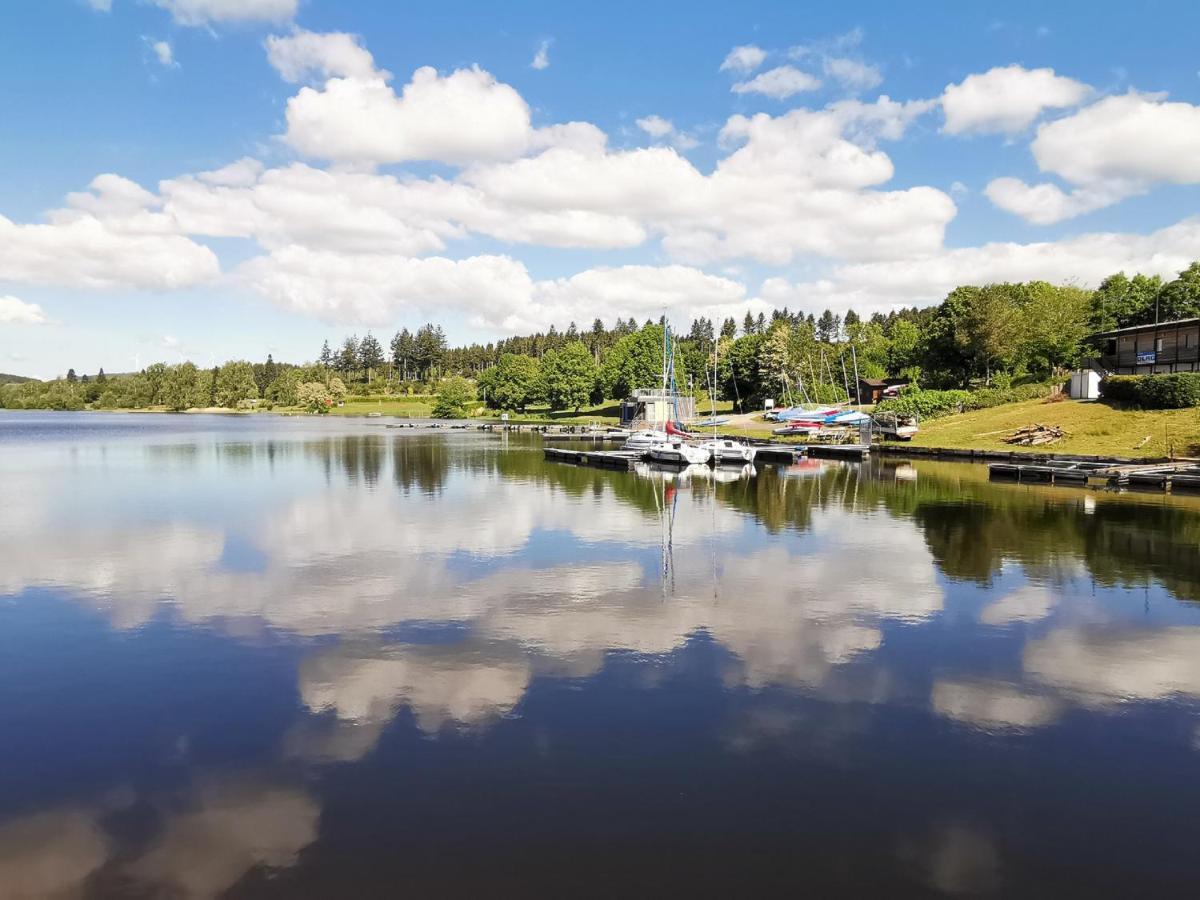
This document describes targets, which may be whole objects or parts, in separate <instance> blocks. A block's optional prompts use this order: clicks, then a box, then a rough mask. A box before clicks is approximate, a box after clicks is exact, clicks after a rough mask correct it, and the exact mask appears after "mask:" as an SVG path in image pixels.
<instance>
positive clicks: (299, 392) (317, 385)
mask: <svg viewBox="0 0 1200 900" xmlns="http://www.w3.org/2000/svg"><path fill="white" fill-rule="evenodd" d="M296 402H297V404H298V405H300V406H303V407H304V408H305V409H307V410H308V411H309V412H312V413H327V412H329V407H330V406H331V405H332V404H333V397H332V396H331V395H330V393H329V389H328V388H326V387H325V385H323V384H322V383H321V382H319V381H306V382H304V383H303V384H300V385H298V386H297V388H296Z"/></svg>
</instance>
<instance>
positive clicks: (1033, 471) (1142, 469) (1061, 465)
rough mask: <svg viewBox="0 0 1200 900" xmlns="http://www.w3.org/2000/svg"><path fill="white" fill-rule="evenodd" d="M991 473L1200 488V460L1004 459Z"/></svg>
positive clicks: (1063, 480)
mask: <svg viewBox="0 0 1200 900" xmlns="http://www.w3.org/2000/svg"><path fill="white" fill-rule="evenodd" d="M988 474H989V476H990V477H992V478H1011V479H1014V480H1016V481H1018V482H1024V481H1033V482H1041V483H1043V484H1074V485H1104V486H1107V487H1133V488H1143V489H1152V490H1160V491H1174V490H1190V491H1200V464H1198V463H1197V462H1196V461H1195V460H1181V461H1178V462H1161V461H1159V462H1152V463H1134V462H1121V463H1117V464H1113V463H1109V462H1095V461H1085V460H1075V461H1072V460H1046V461H1044V462H1040V463H1025V462H1005V463H991V464H990V465H989V466H988Z"/></svg>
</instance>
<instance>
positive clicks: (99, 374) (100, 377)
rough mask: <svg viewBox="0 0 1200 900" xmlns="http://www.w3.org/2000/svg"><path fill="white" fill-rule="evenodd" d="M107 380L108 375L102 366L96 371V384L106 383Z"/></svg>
mask: <svg viewBox="0 0 1200 900" xmlns="http://www.w3.org/2000/svg"><path fill="white" fill-rule="evenodd" d="M107 381H108V376H107V375H105V374H104V369H103V368H101V369H100V371H99V372H97V373H96V384H105V383H106V382H107Z"/></svg>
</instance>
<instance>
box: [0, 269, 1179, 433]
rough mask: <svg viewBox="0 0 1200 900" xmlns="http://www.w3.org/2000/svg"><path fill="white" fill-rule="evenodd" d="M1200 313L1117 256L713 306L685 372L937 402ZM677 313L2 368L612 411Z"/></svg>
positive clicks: (924, 409) (650, 371)
mask: <svg viewBox="0 0 1200 900" xmlns="http://www.w3.org/2000/svg"><path fill="white" fill-rule="evenodd" d="M1192 316H1200V262H1195V263H1192V265H1190V266H1189V267H1188V268H1187V269H1185V270H1184V271H1182V272H1181V273H1179V276H1178V277H1177V278H1175V279H1172V280H1169V281H1163V280H1162V279H1160V278H1158V277H1157V276H1144V275H1134V276H1132V277H1129V276H1126V275H1125V274H1124V273H1117V274H1115V275H1113V276H1110V277H1109V278H1107V279H1105V280H1104V281H1103V282H1102V283H1101V284H1100V286H1099V287H1098V288H1097V289H1095V290H1086V289H1083V288H1080V287H1077V286H1074V285H1052V284H1049V283H1047V282H1044V281H1030V282H1021V283H1001V284H989V285H984V286H962V287H958V288H956V289H954V290H953V291H951V292H950V293H949V294H948V295H947V296H946V298H945V299H944V300H942V302H941V303H939V304H937V305H935V306H930V307H925V308H915V307H914V308H908V309H902V310H897V311H894V312H892V313H889V314H887V315H884V314H881V313H875V314H873V315H872V316H870V317H869V318H864V317H860V316H859V315H857V314H856V313H855V312H854V311H853V310H850V311H847V312H846V313H845V315H843V316H838V315H836V314H835V313H833V312H832V311H831V310H828V309H827V310H825V311H823V312H822V313H821V314H820V315H819V316H815V315H814V314H812V313H808V314H805V313H799V312H792V311H790V310H788V309H776V310H774V311H772V312H771V313H770V314H769V315H767V314H765V313H759V314H758V315H751V314H749V313H747V315H746V316H745V317H744V319H743V320H742V321H741V322H740V323H738V322H736V321H735V320H734V319H732V318H728V319H725V320H724V321H723V322H720V323H719V324H718V323H717V322H715V321H713V320H710V319H707V318H703V317H702V318H698V319H695V320H694V321H693V322H692V323H691V327H690V329H689V330H688V331H687V332H686V333H682V332H681V333H678V334H676V335H675V340H676V346H677V353H676V356H675V359H676V375H677V379H678V381H679V384H680V387H681V389H683V390H685V391H688V392H691V393H693V394H695V395H696V396H698V397H700V398H702V399H703V400H704V401H705V402H708V401H709V399H710V398H712V399H714V400H718V401H720V402H721V403H722V406H723V408H735V409H754V408H760V406H761V403H762V401H763V400H764V399H766V398H773V399H776V400H779V401H782V402H788V401H794V402H798V401H801V400H811V401H814V402H830V401H836V400H845V399H846V397H847V395H849V396H851V397H853V396H854V393H855V391H854V384H855V381H856V379H857V378H859V377H861V378H867V379H878V378H884V377H893V378H896V379H898V380H902V381H905V382H908V383H909V384H910V387H909V388H908V389H907V390H906V394H905V398H902V402H899V403H897V402H896V401H888V402H889V403H892V404H893V405H898V406H901V407H905V408H911V409H912V410H913V411H917V412H920V413H921V414H923V415H925V416H936V415H940V414H944V413H946V412H957V411H960V410H963V409H971V408H975V407H978V406H994V405H997V404H998V403H1004V402H1020V401H1028V400H1030V399H1032V398H1035V397H1038V396H1042V395H1044V394H1047V393H1050V386H1051V385H1053V384H1054V383H1056V382H1061V380H1062V378H1063V377H1064V374H1065V373H1066V372H1067V371H1068V370H1069V369H1071V368H1072V367H1074V366H1076V365H1078V364H1079V362H1080V361H1081V359H1083V358H1085V357H1087V356H1090V355H1093V353H1094V350H1093V348H1091V347H1090V346H1089V344H1088V337H1089V335H1091V334H1094V333H1097V332H1101V331H1106V330H1110V329H1113V328H1119V327H1125V326H1129V325H1136V324H1141V323H1146V322H1155V321H1169V320H1172V319H1180V318H1187V317H1192ZM664 325H665V321H664V320H662V319H660V320H659V321H658V322H654V321H652V320H647V321H646V322H644V323H642V324H641V325H639V324H638V323H637V322H636V321H635V320H633V319H628V320H617V321H616V322H615V323H613V324H612V325H611V326H610V325H606V324H605V323H604V322H603V321H602V320H601V319H599V318H597V319H596V320H594V321H593V323H592V324H591V326H590V327H588V328H586V329H580V328H578V327H577V326H576V324H575V323H570V324H569V326H568V327H567V328H566V329H564V330H561V331H560V330H558V329H557V328H554V327H551V328H550V329H549V330H548V331H547V332H539V333H536V334H532V335H522V336H515V337H510V338H506V339H504V340H500V341H497V342H495V343H489V344H478V343H476V344H470V345H465V346H455V347H452V346H449V344H448V342H447V340H446V338H445V335H444V332H443V330H442V328H441V327H440V326H438V325H436V324H433V323H430V324H427V325H425V326H423V327H421V328H419V329H417V330H416V331H415V332H409V331H408V330H407V329H402V330H401V331H399V332H397V333H396V334H395V335H394V336H393V337H392V338H391V339H390V341H389V342H388V344H387V346H386V348H385V346H384V345H383V343H382V342H381V341H380V340H379V339H378V338H376V337H375V336H374V335H373V334H371V333H367V334H366V335H365V336H363V337H362V338H359V337H357V336H351V337H346V338H344V339H343V340H342V341H341V343H340V344H338V345H336V346H331V345H330V343H329V342H328V341H326V342H325V344H324V346H323V347H322V348H321V350H320V352H319V354H318V355H317V357H316V359H315V360H314V361H312V362H307V363H303V364H293V363H289V362H277V361H275V360H274V359H273V358H272V357H271V356H268V357H267V359H266V360H265V361H264V362H249V361H246V360H232V361H229V362H226V363H224V364H223V365H220V366H215V367H213V368H201V367H198V366H196V365H195V364H193V363H191V362H181V363H178V364H175V365H168V364H166V363H154V364H152V365H149V366H147V367H145V368H144V369H142V370H141V371H138V372H129V373H122V374H106V373H105V372H104V371H103V370H102V369H101V370H99V371H98V372H96V373H94V374H92V373H88V374H78V373H76V372H75V371H74V370H73V369H72V370H70V371H68V372H67V373H66V375H64V376H62V377H60V378H55V379H51V380H48V381H36V380H29V381H21V382H16V381H14V382H12V383H4V384H0V407H4V408H9V409H68V410H70V409H130V410H148V409H161V410H180V411H181V410H190V409H214V408H220V409H228V410H265V409H272V410H288V411H310V412H314V413H322V412H345V411H347V410H355V409H362V411H364V412H365V411H367V408H366V407H367V404H373V405H374V406H375V407H376V408H379V409H383V408H386V409H387V410H389V411H391V412H392V413H393V414H401V415H403V414H406V410H411V412H410V413H407V414H411V415H433V416H435V417H447V418H454V417H463V416H467V415H474V414H480V413H486V412H487V411H492V412H499V411H509V412H511V413H514V414H518V415H521V414H524V415H529V414H530V413H531V412H541V413H547V414H554V415H556V416H564V417H569V416H574V415H581V414H582V413H583V412H584V411H585V410H587V411H590V412H591V415H592V417H593V418H604V417H605V415H604V413H606V412H610V411H611V410H609V409H608V407H607V406H606V405H605V403H606V399H607V400H609V401H611V400H612V399H613V398H622V397H625V396H627V395H629V394H630V393H632V391H634V390H635V389H637V388H642V387H651V386H653V385H655V384H656V383H657V382H658V380H659V378H660V374H661V369H662V343H663V333H662V329H663V327H664ZM714 370H715V371H714ZM937 392H953V395H952V396H951V397H949V398H939V396H938V394H937ZM964 394H965V395H967V396H966V397H964V396H963V395H964ZM918 395H919V396H918ZM1198 396H1200V394H1198ZM610 405H611V404H610ZM942 407H945V409H943V408H942Z"/></svg>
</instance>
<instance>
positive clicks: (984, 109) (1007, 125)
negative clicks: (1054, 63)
mask: <svg viewBox="0 0 1200 900" xmlns="http://www.w3.org/2000/svg"><path fill="white" fill-rule="evenodd" d="M1091 90H1092V89H1091V88H1090V87H1088V86H1087V85H1086V84H1083V83H1082V82H1079V81H1075V80H1074V79H1071V78H1065V77H1063V76H1061V75H1056V74H1055V72H1054V70H1053V69H1026V68H1023V67H1022V66H1017V65H1012V66H998V67H996V68H994V69H989V70H988V71H987V72H984V73H982V74H975V75H969V76H967V77H966V78H965V79H963V81H961V82H960V83H958V84H950V85H947V86H946V89H945V91H944V92H943V93H942V111H943V112H944V113H945V117H946V124H945V126H944V130H945V132H946V133H947V134H965V133H968V132H974V133H978V134H1013V133H1016V132H1018V131H1023V130H1024V129H1026V128H1028V127H1029V126H1030V125H1032V124H1033V122H1034V120H1035V119H1037V117H1038V116H1039V115H1040V114H1041V113H1042V111H1043V110H1046V109H1064V108H1068V107H1072V106H1078V105H1079V104H1080V103H1082V102H1083V101H1084V100H1086V99H1087V97H1088V95H1089V94H1090V93H1091Z"/></svg>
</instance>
